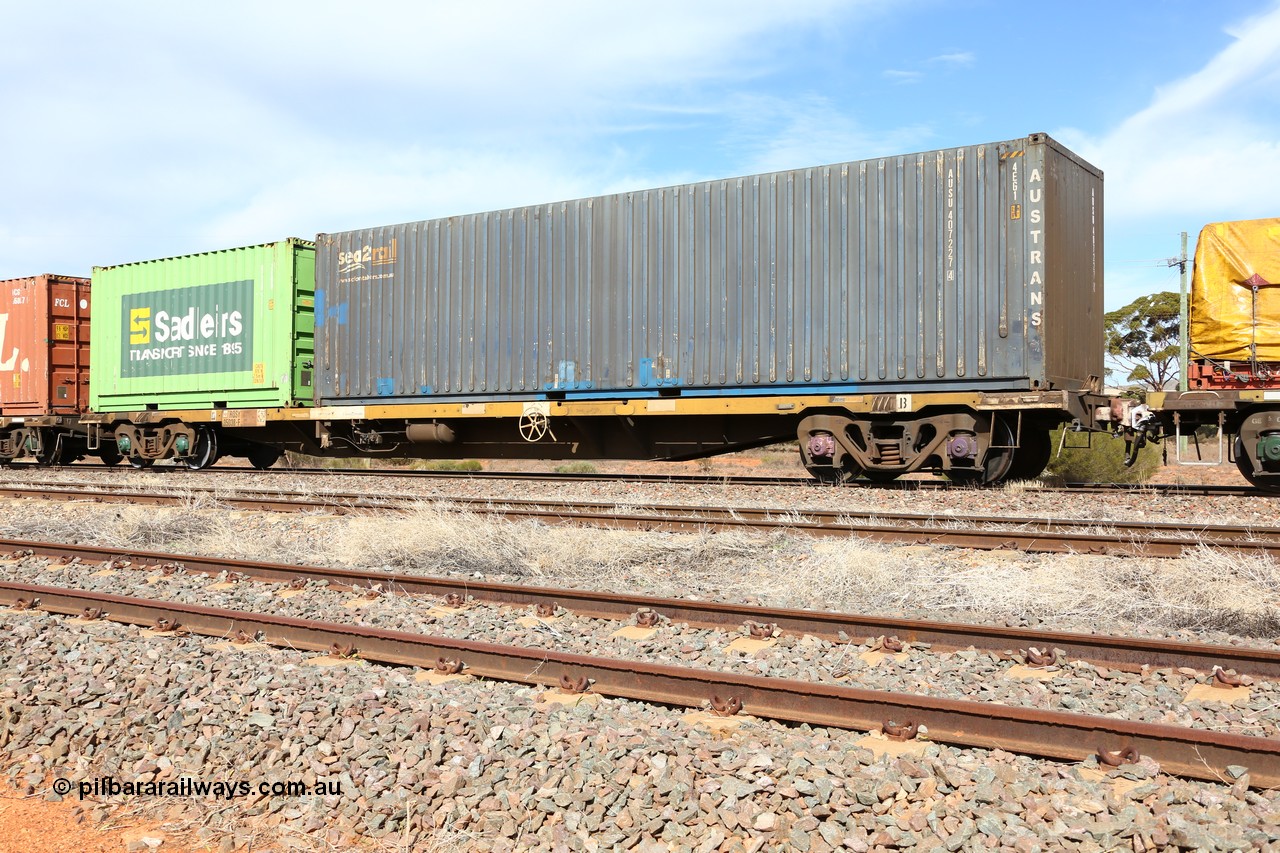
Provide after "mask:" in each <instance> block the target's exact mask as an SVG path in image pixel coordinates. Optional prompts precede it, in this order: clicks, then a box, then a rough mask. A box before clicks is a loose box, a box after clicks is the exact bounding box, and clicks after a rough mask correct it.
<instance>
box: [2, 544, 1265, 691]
mask: <svg viewBox="0 0 1280 853" xmlns="http://www.w3.org/2000/svg"><path fill="white" fill-rule="evenodd" d="M0 552H30V553H32V554H33V555H36V556H43V557H59V558H78V559H80V560H81V561H82V562H105V561H109V560H110V561H124V560H128V561H130V562H134V563H136V564H137V565H138V566H139V567H140V568H148V567H154V566H161V565H175V564H176V565H180V566H182V567H183V568H184V569H186V570H188V571H193V572H199V573H202V574H206V575H219V574H221V573H223V572H237V573H239V574H242V575H245V576H246V577H249V578H252V579H255V580H261V581H272V582H281V583H287V582H289V581H292V580H294V579H296V578H305V579H306V580H308V581H323V582H325V583H327V584H329V586H330V587H331V588H338V589H354V590H359V589H372V588H375V587H377V588H380V589H381V590H383V591H385V592H388V593H391V594H405V595H427V596H448V595H454V594H456V595H460V596H462V597H463V599H464V600H465V599H467V598H474V599H475V600H476V601H481V602H486V603H490V604H497V605H506V606H512V607H530V606H537V605H545V606H551V607H562V608H564V609H565V610H567V611H569V612H572V613H576V614H578V615H580V616H585V617H589V618H594V619H612V620H626V619H630V618H631V617H632V616H634V615H635V614H636V613H638V612H641V611H646V610H649V611H653V612H655V613H657V614H658V615H659V616H661V617H664V618H666V619H669V620H670V621H671V622H674V623H680V624H686V625H689V626H692V627H696V628H713V629H736V628H740V627H741V626H742V625H744V624H746V623H748V622H753V623H756V624H771V625H775V626H777V627H778V628H780V629H782V630H783V631H785V632H790V633H793V634H800V635H803V634H811V635H813V636H815V637H821V638H824V639H828V640H833V641H840V639H841V635H843V636H844V637H846V638H854V637H870V638H875V637H880V636H885V637H897V638H898V639H899V640H902V641H905V642H909V643H928V644H930V645H931V647H933V648H935V649H937V650H942V651H946V650H958V649H967V648H974V649H980V650H983V651H988V652H995V653H1003V652H1006V651H1013V650H1025V649H1027V648H1038V649H1041V650H1046V649H1059V650H1061V652H1062V654H1063V655H1064V656H1065V658H1066V659H1068V660H1079V661H1086V662H1089V663H1092V664H1096V665H1104V666H1108V667H1111V668H1113V669H1122V670H1127V671H1138V670H1140V669H1141V668H1142V667H1151V668H1157V669H1158V668H1164V667H1190V668H1193V669H1197V670H1203V671H1205V672H1209V671H1212V669H1213V668H1214V667H1215V666H1217V667H1222V668H1223V669H1235V670H1236V671H1237V672H1240V673H1247V674H1248V675H1251V676H1256V677H1263V678H1280V649H1277V650H1271V649H1260V648H1250V647H1247V646H1216V645H1211V644H1207V643H1186V642H1177V641H1172V640H1153V639H1143V638H1131V637H1117V636H1107V635H1099V634H1079V633H1071V632H1067V631H1042V630H1033V629H1029V628H1009V627H1001V626H995V625H974V624H965V623H952V622H940V621H932V620H924V619H895V618H890V617H880V616H869V615H865V614H858V613H840V612H829V611H817V610H801V609H797V608H779V607H759V606H755V605H745V604H732V603H725V602H715V601H694V600H688V599H681V598H656V597H652V596H639V595H626V594H622V593H615V592H596V591H591V590H581V589H567V588H561V587H543V586H525V585H522V584H502V583H492V582H477V581H472V580H459V579H456V578H440V577H430V576H424V575H412V574H405V573H391V572H374V571H365V570H358V569H335V568H327V567H320V566H293V565H284V564H279V563H264V562H255V561H249V560H229V559H221V558H217V557H199V556H190V555H179V554H165V553H156V552H147V551H136V550H127V549H122V548H107V547H103V546H98V545H81V544H62V543H51V542H27V541H23V540H15V539H0Z"/></svg>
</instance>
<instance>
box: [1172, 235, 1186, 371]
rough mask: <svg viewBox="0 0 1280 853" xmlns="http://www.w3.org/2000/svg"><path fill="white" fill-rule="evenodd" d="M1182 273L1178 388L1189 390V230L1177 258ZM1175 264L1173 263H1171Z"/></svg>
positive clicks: (1180, 277) (1180, 278) (1179, 276)
mask: <svg viewBox="0 0 1280 853" xmlns="http://www.w3.org/2000/svg"><path fill="white" fill-rule="evenodd" d="M1177 264H1178V269H1179V270H1180V274H1179V275H1178V279H1179V281H1180V283H1181V287H1182V296H1181V297H1180V298H1179V300H1178V390H1179V391H1186V390H1187V367H1188V361H1187V360H1188V358H1189V357H1190V352H1189V347H1188V345H1187V325H1188V323H1189V321H1190V319H1191V318H1190V317H1188V316H1187V232H1186V231H1183V232H1182V257H1180V258H1179V259H1178V260H1177ZM1169 266H1173V264H1172V263H1171V264H1169Z"/></svg>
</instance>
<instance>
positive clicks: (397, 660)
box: [0, 583, 1280, 788]
mask: <svg viewBox="0 0 1280 853" xmlns="http://www.w3.org/2000/svg"><path fill="white" fill-rule="evenodd" d="M19 598H23V599H26V600H27V602H28V603H31V602H35V603H34V605H32V606H36V607H39V608H40V609H42V610H45V611H48V612H52V613H63V614H75V613H80V612H82V611H83V610H84V609H85V608H87V607H91V608H100V609H103V608H105V610H106V614H107V616H108V617H109V618H110V619H112V620H113V621H117V622H125V623H130V624H135V625H148V624H155V623H156V622H157V620H160V619H165V620H170V621H171V622H173V623H176V624H177V625H178V626H180V627H181V628H183V629H185V630H186V631H188V632H190V633H193V634H201V635H204V636H212V637H230V636H234V635H235V634H236V633H237V632H245V633H248V634H253V635H260V636H261V639H262V640H264V641H265V642H267V643H270V644H272V645H278V646H285V647H290V648H295V649H304V650H322V649H330V648H332V647H333V646H335V645H337V646H340V647H342V646H353V647H354V648H355V650H356V651H357V652H358V654H359V656H360V657H361V658H363V659H365V660H369V661H376V662H379V663H389V664H399V665H407V666H421V667H431V666H433V665H434V664H435V663H436V661H438V660H441V659H451V660H457V661H461V662H462V663H463V664H464V666H465V667H466V668H467V670H468V671H469V672H470V673H471V674H474V675H478V676H483V677H487V678H495V679H500V680H503V681H513V682H519V683H523V684H542V685H554V684H559V683H563V679H568V680H570V681H574V680H578V679H581V678H586V679H588V680H589V682H590V689H591V691H592V692H595V693H598V694H600V695H602V696H613V697H619V698H625V699H635V700H640V701H645V702H656V703H661V704H665V705H675V706H682V707H694V708H697V707H703V706H704V705H705V704H707V702H708V701H714V699H715V697H724V698H725V699H727V700H738V701H739V702H741V705H742V710H743V711H744V712H745V713H747V714H750V715H753V716H758V717H765V718H770V719H776V720H783V721H787V722H792V723H804V724H809V725H822V726H834V727H838V728H843V729H854V730H864V731H873V730H876V729H879V728H881V727H882V726H884V725H885V724H886V723H889V722H890V721H893V722H896V723H898V724H902V723H911V724H914V725H916V726H925V727H927V732H928V737H929V738H930V739H931V740H933V741H938V742H942V743H947V744H952V745H956V746H962V747H977V748H983V749H1004V750H1008V751H1011V752H1018V753H1023V754H1027V755H1034V756H1039V757H1044V758H1052V759H1058V760H1066V761H1079V760H1082V759H1085V758H1088V757H1089V756H1090V755H1093V754H1096V753H1097V752H1099V751H1119V750H1126V749H1135V750H1137V751H1138V752H1139V753H1140V754H1141V755H1145V756H1149V757H1150V758H1152V759H1154V760H1155V761H1156V762H1158V763H1159V764H1160V766H1161V769H1162V770H1164V771H1165V772H1167V773H1173V774H1175V775H1180V776H1188V777H1192V778H1197V779H1208V780H1213V781H1224V780H1225V779H1226V775H1225V774H1226V768H1227V767H1228V766H1231V765H1242V766H1244V767H1247V768H1248V769H1249V778H1250V784H1251V785H1253V786H1255V787H1260V788H1266V787H1272V786H1275V785H1280V740H1274V739H1270V738H1261V737H1253V736H1248V735H1238V734H1229V733H1222V732H1214V731H1207V730H1201V729H1190V728H1184V727H1180V726H1170V725H1164V724H1155V723H1143V722H1132V721H1127V720H1118V719H1112V718H1109V717H1098V716H1088V715H1078V714H1068V713H1063V712H1060V711H1043V710H1036V709H1031V708H1018V707H1010V706H1005V705H998V704H994V703H989V702H974V701H969V700H959V699H945V698H937V697H924V696H917V695H911V694H900V693H889V692H884V691H875V690H864V689H860V688H853V687H842V686H834V685H823V684H811V683H808V682H804V681H798V680H794V679H782V678H768V677H764V676H752V675H739V674H734V673H726V672H717V671H714V670H706V669H693V668H687V667H677V666H670V665H666V664H650V663H642V662H638V661H634V660H618V659H613V658H605V657H599V656H596V655H581V654H570V653H566V652H557V651H551V650H545V649H530V648H524V647H519V646H500V645H495V644H492V643H480V642H474V641H470V640H454V639H445V638H441V637H432V636H425V635H421V634H411V633H407V632H403V631H387V630H381V629H376V628H369V627H364V626H355V625H343V624H338V623H332V622H319V621H314V620H304V619H295V618H290V617H284V616H272V615H267V614H259V613H248V612H241V611H235V610H222V609H219V608H213V607H202V606H198V605H186V604H178V603H174V602H164V601H154V600H149V599H139V598H129V597H125V596H118V595H110V594H106V593H86V592H81V591H78V590H68V589H62V588H58V587H45V586H34V585H30V584H12V583H0V601H3V602H5V603H8V604H14V603H16V602H17V601H18V599H19Z"/></svg>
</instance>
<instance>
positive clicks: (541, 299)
mask: <svg viewBox="0 0 1280 853" xmlns="http://www.w3.org/2000/svg"><path fill="white" fill-rule="evenodd" d="M1043 139H1045V138H1044V137H1040V138H1038V139H1037V138H1034V137H1033V138H1032V140H1028V139H1020V140H1013V141H1010V142H1003V143H992V144H989V145H977V146H969V147H966V148H958V149H945V150H939V151H932V152H926V153H922V154H912V155H904V156H900V157H887V158H882V159H876V160H864V161H857V162H851V163H844V164H837V165H834V166H824V167H818V168H811V169H801V170H794V171H788V172H777V173H771V174H765V175H756V176H751V177H745V178H735V179H730V180H723V181H712V182H705V183H698V184H690V185H686V186H680V187H671V188H665V189H657V190H649V191H644V192H633V193H622V194H618V195H612V196H604V197H599V198H591V199H582V200H577V201H569V202H560V203H556V204H549V205H539V206H534V207H525V208H517V209H512V210H505V211H498V212H493V213H481V214H474V215H468V216H458V217H452V218H449V219H436V220H429V221H425V222H416V223H409V224H404V225H396V226H388V227H383V228H374V229H367V230H360V231H351V232H345V233H342V234H333V235H324V234H322V235H320V236H319V238H318V247H317V251H318V253H319V254H318V256H317V294H316V316H317V341H316V344H317V372H318V380H317V381H318V392H317V393H318V398H319V399H320V400H322V401H323V402H325V403H331V402H376V401H378V400H386V399H387V398H395V399H400V400H415V399H422V400H429V399H437V398H439V397H442V396H449V397H453V398H462V399H465V398H472V399H494V398H503V397H512V398H537V397H545V396H547V395H548V394H552V393H564V394H566V395H568V396H590V395H596V394H599V395H616V394H618V393H627V394H632V395H639V394H646V393H648V394H658V393H663V392H664V391H665V393H673V392H674V391H675V390H676V389H678V390H679V391H680V393H683V394H698V393H708V394H709V393H754V394H764V393H774V392H777V391H779V390H782V389H786V388H792V389H796V390H802V391H807V392H824V391H825V392H830V393H843V392H849V393H853V392H857V391H860V390H867V391H890V390H902V391H912V390H916V391H928V390H947V389H965V390H969V389H984V388H985V389H1014V390H1021V389H1026V388H1030V387H1043V386H1044V384H1045V383H1046V381H1047V380H1046V378H1045V373H1044V371H1045V362H1044V358H1045V354H1044V350H1043V345H1042V341H1041V339H1040V334H1041V328H1042V327H1040V326H1037V325H1033V324H1032V322H1031V317H1032V315H1033V313H1034V312H1035V311H1040V310H1042V306H1041V305H1040V304H1039V303H1037V304H1036V305H1032V302H1031V300H1032V298H1033V295H1032V294H1033V291H1034V289H1035V287H1037V286H1038V285H1033V283H1032V272H1031V270H1030V267H1029V265H1028V260H1029V257H1030V256H1029V253H1028V252H1027V247H1028V245H1029V241H1030V239H1031V237H1030V236H1029V231H1030V230H1032V229H1033V228H1040V227H1043V226H1042V225H1038V224H1032V223H1031V222H1030V221H1029V217H1027V216H1023V215H1021V207H1020V206H1019V205H1020V204H1021V203H1020V202H1019V201H1018V200H1017V199H1018V198H1020V197H1021V196H1019V195H1018V194H1019V193H1022V192H1024V191H1025V190H1024V189H1023V188H1021V187H1018V186H1016V184H1015V182H1014V180H1013V177H1014V173H1015V172H1016V171H1017V170H1018V169H1023V170H1024V171H1025V168H1026V163H1027V161H1028V160H1030V159H1035V158H1040V159H1041V160H1043V158H1044V156H1045V153H1044V151H1045V145H1044V143H1043V141H1040V140H1043ZM1033 140H1034V141H1033ZM1024 180H1025V178H1024ZM1064 189H1065V191H1074V189H1073V186H1071V185H1068V186H1066V187H1065V188H1064ZM1045 190H1046V191H1051V190H1050V188H1049V187H1046V188H1045ZM1080 210H1081V206H1080V205H1079V204H1078V203H1075V202H1071V203H1066V204H1060V205H1058V207H1056V208H1055V207H1053V206H1052V204H1050V205H1046V206H1045V207H1044V208H1043V209H1042V211H1041V215H1042V216H1051V215H1058V211H1061V212H1062V214H1063V215H1078V214H1079V211H1080ZM1046 275H1047V270H1043V269H1042V270H1041V276H1040V279H1041V282H1042V283H1045V282H1046V281H1047V284H1045V286H1046V287H1047V288H1050V289H1052V288H1055V287H1075V286H1076V285H1075V284H1074V283H1065V282H1064V283H1059V282H1057V281H1052V280H1046V278H1045V276H1046ZM1034 298H1036V299H1037V300H1041V301H1044V297H1043V293H1042V292H1041V293H1036V294H1035V297H1034ZM1049 301H1052V300H1049ZM1068 301H1069V300H1064V302H1068ZM1100 357H1101V356H1100V355H1099V358H1100ZM1083 379H1084V377H1083V376H1081V377H1076V378H1073V377H1064V381H1065V382H1067V383H1069V382H1071V381H1078V380H1083Z"/></svg>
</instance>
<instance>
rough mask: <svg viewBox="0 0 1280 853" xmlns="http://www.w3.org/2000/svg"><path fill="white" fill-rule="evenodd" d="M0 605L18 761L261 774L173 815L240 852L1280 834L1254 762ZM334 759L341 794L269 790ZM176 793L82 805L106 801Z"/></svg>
mask: <svg viewBox="0 0 1280 853" xmlns="http://www.w3.org/2000/svg"><path fill="white" fill-rule="evenodd" d="M0 620H2V621H3V623H4V626H5V631H6V633H7V635H8V637H9V639H10V642H9V643H7V644H6V645H5V646H4V647H3V648H0V677H2V679H3V680H2V681H0V703H3V706H4V710H5V716H4V724H3V726H2V727H0V736H2V739H3V746H4V748H5V750H6V752H7V754H8V756H9V758H10V759H11V760H13V761H14V762H15V763H14V764H13V766H12V768H11V769H10V770H9V778H10V779H12V780H13V782H14V783H15V784H16V785H18V786H19V787H20V788H24V789H27V790H29V791H30V792H31V793H37V792H39V791H44V790H48V787H47V786H48V784H49V779H50V777H57V778H65V779H69V780H71V781H72V782H77V783H78V782H79V781H81V780H92V779H95V778H100V777H103V776H112V777H115V778H132V779H134V780H136V781H143V782H150V781H162V782H163V781H176V780H178V779H179V778H181V777H183V776H190V777H193V778H194V779H195V780H199V781H203V782H213V781H218V780H229V781H241V780H243V781H245V782H247V783H248V784H249V785H250V786H251V792H250V793H249V794H248V795H245V796H240V797H237V798H236V799H234V800H232V801H226V800H219V799H209V798H201V797H195V798H190V799H184V800H182V802H181V805H182V806H183V809H182V816H181V817H176V816H174V815H172V814H170V818H169V819H170V820H171V822H172V823H173V824H176V826H175V828H177V829H182V828H184V827H185V828H186V829H187V830H188V831H191V832H193V833H194V834H195V835H196V836H197V838H199V839H202V840H206V841H208V842H209V843H211V844H218V845H221V846H220V849H222V850H228V851H229V850H230V849H231V848H232V847H233V846H244V845H248V844H250V843H253V844H254V849H263V848H264V847H267V848H270V847H272V846H274V847H276V849H303V850H311V849H334V848H335V847H337V848H339V849H344V848H346V847H347V846H348V845H350V844H351V843H353V838H354V837H359V838H360V839H362V840H361V841H360V842H359V844H360V847H361V849H387V850H393V849H404V850H409V849H432V850H455V849H458V850H463V849H465V850H473V849H487V850H499V851H503V850H597V849H633V850H642V851H658V850H662V851H666V850H677V851H713V850H724V851H729V850H761V849H764V850H801V851H810V853H821V851H826V850H832V849H848V850H859V851H863V850H873V849H874V850H887V849H902V848H913V849H920V850H962V849H965V850H970V849H973V850H976V849H1000V850H1010V851H1032V850H1062V849H1067V850H1114V849H1119V848H1124V849H1131V850H1148V849H1160V848H1164V847H1166V846H1168V845H1175V846H1178V847H1183V848H1192V849H1200V850H1230V849H1239V848H1243V847H1250V846H1255V845H1257V846H1262V845H1267V844H1275V843H1280V798H1278V797H1277V795H1276V794H1274V793H1263V794H1259V793H1257V792H1253V791H1249V790H1248V789H1247V787H1246V786H1247V779H1244V778H1241V779H1237V780H1236V781H1235V782H1234V784H1231V785H1225V784H1224V785H1218V784H1198V783H1192V782H1184V781H1179V780H1172V779H1168V778H1165V777H1161V776H1159V775H1156V774H1155V773H1154V772H1153V768H1151V767H1149V766H1146V765H1142V764H1139V765H1127V766H1125V767H1122V768H1120V769H1118V770H1116V771H1112V772H1111V773H1110V774H1109V778H1103V779H1094V778H1090V777H1089V775H1087V773H1086V772H1085V771H1082V769H1081V768H1079V767H1075V766H1066V765H1058V764H1052V763H1043V762H1035V761H1031V760H1028V759H1025V758H1021V757H1016V756H1011V755H1007V754H1003V753H998V752H996V753H988V752H982V751H976V750H954V749H950V748H947V747H940V746H937V745H929V746H928V747H926V750H927V751H926V752H925V754H924V755H922V756H907V757H902V758H893V757H881V758H877V757H876V756H875V754H874V753H873V752H872V751H870V750H868V749H865V748H863V747H861V746H859V745H858V744H857V743H856V742H855V739H854V738H853V737H852V736H851V735H850V734H849V733H847V732H843V731H837V730H828V729H821V728H818V729H810V728H808V727H785V726H781V725H776V724H772V723H766V722H759V721H755V722H749V723H748V724H746V725H743V726H742V727H741V728H740V729H738V730H736V731H732V730H731V731H714V730H708V729H705V728H701V727H697V726H691V725H689V724H686V723H685V722H682V720H681V717H680V715H679V714H678V713H677V712H674V711H671V710H668V709H663V708H658V707H653V706H647V705H643V704H638V703H632V702H625V701H613V700H603V701H601V702H600V703H599V705H597V706H592V705H589V704H585V703H584V704H579V705H577V706H565V707H555V708H552V709H550V710H546V709H540V708H538V707H536V706H535V705H534V704H533V700H534V698H535V696H536V694H537V693H538V691H536V690H533V689H529V688H523V687H514V686H510V685H503V684H491V683H480V682H455V683H450V684H447V685H443V686H440V687H430V686H427V685H425V684H421V683H418V682H417V681H416V680H415V679H414V677H413V673H412V672H411V671H408V670H404V669H392V668H382V667H374V666H367V665H357V666H343V667H316V666H310V665H308V664H307V663H306V662H305V659H304V657H303V656H302V655H300V654H298V653H294V652H279V653H270V654H261V653H248V652H241V651H236V650H219V649H216V648H213V647H212V645H211V644H209V643H208V642H207V641H204V640H201V639H198V638H181V639H169V638H166V639H143V638H141V637H140V636H139V634H138V632H137V631H136V630H133V629H129V628H126V627H123V626H117V625H110V624H95V625H92V626H89V627H87V628H85V627H79V628H76V629H74V630H69V629H68V627H67V626H65V625H63V624H62V622H63V620H62V619H60V618H56V617H50V616H47V615H44V614H39V613H12V612H8V613H5V614H4V615H3V616H0ZM318 780H325V781H337V782H338V783H339V787H340V789H341V793H336V794H331V795H325V796H311V795H308V796H303V797H286V796H275V797H273V796H269V795H260V794H259V793H258V792H257V790H256V788H257V785H258V784H260V783H263V782H266V783H274V782H282V781H295V782H304V783H307V784H308V785H309V786H310V785H314V783H316V782H317V781H318ZM1228 781H1230V780H1228ZM54 796H56V795H54ZM69 796H71V797H73V798H74V797H76V796H77V794H76V792H75V790H74V789H73V791H72V793H71V794H70V795H69ZM144 799H145V798H144ZM172 805H173V802H172V801H171V800H168V799H167V798H159V799H158V800H153V801H152V802H150V803H147V804H145V805H144V804H143V803H142V802H140V800H139V799H137V798H127V797H124V796H123V795H120V796H116V797H107V798H105V800H102V799H93V798H90V799H87V800H84V801H83V802H82V807H83V808H84V809H86V810H87V811H88V812H89V814H91V815H92V816H93V818H95V819H100V820H103V819H108V818H109V816H110V815H111V814H112V813H113V809H124V808H128V809H135V810H137V809H141V810H143V811H146V810H148V809H151V810H169V809H170V807H171V806H172ZM264 842H265V843H264Z"/></svg>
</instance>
